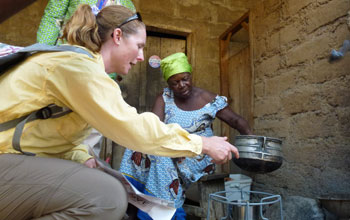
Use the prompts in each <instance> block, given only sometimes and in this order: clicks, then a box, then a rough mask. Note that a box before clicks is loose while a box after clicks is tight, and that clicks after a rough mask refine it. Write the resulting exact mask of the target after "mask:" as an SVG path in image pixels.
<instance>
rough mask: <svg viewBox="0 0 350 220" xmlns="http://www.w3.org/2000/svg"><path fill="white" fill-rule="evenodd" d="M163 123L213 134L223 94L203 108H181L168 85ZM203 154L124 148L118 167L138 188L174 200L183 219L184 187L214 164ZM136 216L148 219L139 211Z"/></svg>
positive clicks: (180, 217) (212, 168) (194, 131)
mask: <svg viewBox="0 0 350 220" xmlns="http://www.w3.org/2000/svg"><path fill="white" fill-rule="evenodd" d="M163 100H164V103H165V109H164V110H165V119H164V122H165V123H166V124H170V123H177V124H179V125H180V126H181V127H182V128H184V129H185V130H186V131H188V132H189V133H193V134H197V135H200V136H206V137H209V136H213V130H212V128H211V125H212V122H213V120H214V119H215V116H216V113H217V112H218V111H220V110H221V109H223V108H225V107H226V106H227V102H226V97H224V96H216V97H215V99H214V100H213V101H212V102H210V103H208V104H206V105H205V106H204V107H203V108H201V109H198V110H194V111H184V110H182V109H180V108H178V107H177V106H176V104H175V102H174V94H173V92H172V90H170V89H169V88H165V89H164V91H163ZM210 161H211V158H210V157H209V156H207V155H203V156H197V157H195V158H169V157H160V156H153V155H146V154H142V153H139V152H136V151H132V150H128V149H126V150H125V153H124V156H123V159H122V162H121V165H120V167H121V168H120V171H121V172H122V173H123V174H124V175H125V176H126V177H127V178H128V179H129V180H130V182H132V184H133V185H134V186H135V187H136V188H138V190H140V191H141V192H143V193H145V194H148V195H153V196H156V197H159V198H162V199H167V200H170V201H173V202H174V206H175V208H177V209H178V210H177V212H176V213H175V215H174V217H175V216H176V219H185V216H186V214H185V213H184V211H183V209H182V208H181V207H182V205H183V203H184V200H185V195H184V194H185V190H186V189H187V188H188V187H189V186H190V185H191V183H194V182H196V181H197V180H198V179H200V178H201V177H202V176H203V175H207V174H210V173H213V172H214V170H215V165H214V164H213V163H211V162H210ZM138 217H139V218H140V219H151V218H150V217H148V215H147V214H146V213H143V212H141V211H139V213H138Z"/></svg>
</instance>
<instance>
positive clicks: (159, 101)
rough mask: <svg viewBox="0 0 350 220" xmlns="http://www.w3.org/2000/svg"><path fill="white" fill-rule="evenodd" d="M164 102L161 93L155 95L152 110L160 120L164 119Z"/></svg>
mask: <svg viewBox="0 0 350 220" xmlns="http://www.w3.org/2000/svg"><path fill="white" fill-rule="evenodd" d="M164 110H165V103H164V99H163V96H162V94H160V95H158V96H157V97H156V101H155V102H154V104H153V108H152V112H153V113H154V114H156V115H157V116H158V117H159V119H160V120H161V121H164Z"/></svg>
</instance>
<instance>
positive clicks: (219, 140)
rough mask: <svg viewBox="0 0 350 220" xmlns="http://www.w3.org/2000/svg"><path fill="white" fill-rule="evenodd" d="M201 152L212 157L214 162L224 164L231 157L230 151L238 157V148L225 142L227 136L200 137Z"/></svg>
mask: <svg viewBox="0 0 350 220" xmlns="http://www.w3.org/2000/svg"><path fill="white" fill-rule="evenodd" d="M202 141H203V149H202V153H203V154H207V155H209V156H210V157H211V158H213V162H214V163H216V164H224V163H226V162H228V161H229V160H231V159H232V153H233V154H234V155H235V157H236V158H239V153H238V150H237V148H236V147H235V146H233V145H231V144H230V143H229V142H227V137H217V136H213V137H202Z"/></svg>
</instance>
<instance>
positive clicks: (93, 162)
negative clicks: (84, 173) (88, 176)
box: [84, 158, 97, 168]
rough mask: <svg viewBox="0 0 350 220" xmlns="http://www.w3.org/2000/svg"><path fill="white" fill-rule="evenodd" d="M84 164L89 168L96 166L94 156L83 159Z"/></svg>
mask: <svg viewBox="0 0 350 220" xmlns="http://www.w3.org/2000/svg"><path fill="white" fill-rule="evenodd" d="M84 165H85V166H87V167H89V168H96V166H97V165H96V161H95V159H94V158H90V159H88V160H87V161H85V163H84Z"/></svg>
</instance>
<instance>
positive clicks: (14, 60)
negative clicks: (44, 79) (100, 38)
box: [0, 43, 93, 75]
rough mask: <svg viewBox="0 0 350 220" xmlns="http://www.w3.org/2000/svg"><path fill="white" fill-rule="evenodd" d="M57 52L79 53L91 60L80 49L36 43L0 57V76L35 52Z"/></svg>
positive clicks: (88, 54) (88, 53) (89, 54)
mask: <svg viewBox="0 0 350 220" xmlns="http://www.w3.org/2000/svg"><path fill="white" fill-rule="evenodd" d="M59 51H72V52H76V53H81V54H85V55H87V56H89V57H90V58H93V56H92V55H91V53H90V52H89V51H87V50H84V49H82V48H80V47H76V46H71V45H59V46H50V45H46V44H41V43H36V44H33V45H30V46H28V47H25V48H22V49H21V50H19V51H17V52H16V53H12V54H9V55H6V56H3V57H0V67H1V68H0V75H1V73H4V72H5V70H7V69H8V68H9V67H10V66H13V65H16V64H18V63H19V62H21V61H23V60H25V59H26V58H27V57H29V56H31V55H33V54H35V53H37V52H59Z"/></svg>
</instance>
